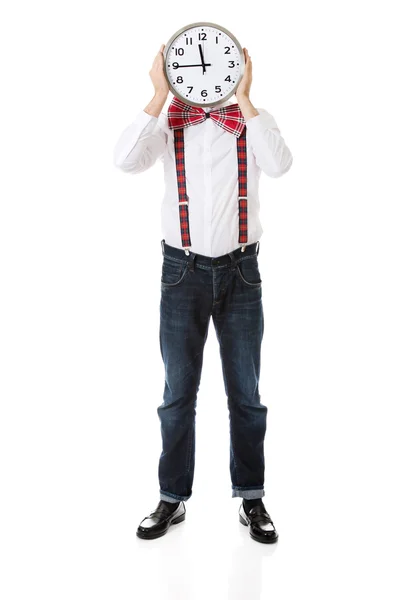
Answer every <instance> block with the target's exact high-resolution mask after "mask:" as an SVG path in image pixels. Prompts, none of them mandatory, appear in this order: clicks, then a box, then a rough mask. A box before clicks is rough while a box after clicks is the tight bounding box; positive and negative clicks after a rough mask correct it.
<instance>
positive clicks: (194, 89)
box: [165, 23, 244, 106]
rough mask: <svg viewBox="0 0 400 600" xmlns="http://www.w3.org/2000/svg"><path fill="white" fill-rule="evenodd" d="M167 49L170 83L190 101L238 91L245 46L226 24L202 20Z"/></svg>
mask: <svg viewBox="0 0 400 600" xmlns="http://www.w3.org/2000/svg"><path fill="white" fill-rule="evenodd" d="M165 50H166V52H165V73H166V75H167V78H168V80H169V83H170V86H171V88H172V90H173V93H174V94H175V95H176V96H177V97H178V98H181V99H182V100H183V101H184V102H187V103H188V104H194V105H197V106H201V105H206V106H207V105H213V104H217V103H219V102H222V101H224V100H225V99H227V98H228V97H230V96H231V95H232V94H233V93H234V91H235V90H236V88H237V86H238V83H239V81H240V79H241V77H242V73H243V69H244V56H243V52H242V49H241V47H240V45H239V43H238V42H237V40H236V39H235V38H233V36H232V34H229V33H228V32H226V30H224V29H222V28H219V27H213V26H211V25H206V24H202V23H200V24H198V25H197V26H194V27H189V28H185V29H184V30H183V31H181V32H180V33H179V35H177V37H175V38H174V39H173V41H171V42H170V43H169V44H168V45H167V46H166V49H165Z"/></svg>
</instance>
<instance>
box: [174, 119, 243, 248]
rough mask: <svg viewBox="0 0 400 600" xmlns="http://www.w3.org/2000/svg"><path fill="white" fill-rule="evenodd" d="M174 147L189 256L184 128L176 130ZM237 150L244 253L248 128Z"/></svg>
mask: <svg viewBox="0 0 400 600" xmlns="http://www.w3.org/2000/svg"><path fill="white" fill-rule="evenodd" d="M173 131H174V147H175V163H176V177H177V182H178V197H179V221H180V226H181V240H182V247H183V248H184V249H185V253H186V254H189V248H190V247H191V241H190V232H189V197H188V195H187V193H186V172H185V138H184V133H183V128H180V129H174V130H173ZM236 150H237V161H238V192H239V197H238V212H239V239H238V243H239V244H240V245H241V246H242V252H244V250H245V249H246V244H247V148H246V127H245V128H244V129H243V132H242V134H241V136H240V137H238V138H236Z"/></svg>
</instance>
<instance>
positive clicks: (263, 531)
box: [239, 502, 278, 544]
mask: <svg viewBox="0 0 400 600" xmlns="http://www.w3.org/2000/svg"><path fill="white" fill-rule="evenodd" d="M239 521H240V522H241V523H242V524H243V525H246V526H247V525H249V526H250V530H249V533H250V537H252V538H253V540H257V542H262V543H264V544H271V543H273V542H276V540H277V539H278V533H277V531H276V529H275V526H274V524H273V522H272V519H271V517H270V516H269V514H268V513H267V511H266V509H265V507H264V506H261V505H257V506H253V508H251V509H250V510H249V512H248V514H247V513H246V511H245V509H244V506H243V502H242V503H241V505H240V507H239Z"/></svg>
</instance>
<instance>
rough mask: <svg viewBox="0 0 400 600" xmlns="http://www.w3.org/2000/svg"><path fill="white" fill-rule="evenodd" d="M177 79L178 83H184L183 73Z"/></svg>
mask: <svg viewBox="0 0 400 600" xmlns="http://www.w3.org/2000/svg"><path fill="white" fill-rule="evenodd" d="M176 81H177V82H178V83H183V77H182V75H179V76H178V77H177V78H176Z"/></svg>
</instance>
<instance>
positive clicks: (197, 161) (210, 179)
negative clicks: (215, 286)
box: [114, 100, 292, 257]
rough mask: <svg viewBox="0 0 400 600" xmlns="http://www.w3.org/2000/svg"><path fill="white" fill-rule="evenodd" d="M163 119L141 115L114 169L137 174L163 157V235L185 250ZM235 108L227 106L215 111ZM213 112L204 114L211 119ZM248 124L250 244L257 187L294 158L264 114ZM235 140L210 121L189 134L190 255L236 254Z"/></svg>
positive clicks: (257, 234) (257, 233)
mask: <svg viewBox="0 0 400 600" xmlns="http://www.w3.org/2000/svg"><path fill="white" fill-rule="evenodd" d="M169 104H170V101H167V103H166V108H165V109H164V110H165V112H161V113H160V116H159V117H153V116H151V115H149V114H148V113H146V112H145V111H144V110H141V111H140V112H139V113H138V114H137V116H136V118H135V120H134V121H133V123H131V125H129V126H128V127H127V128H126V129H125V130H124V131H123V132H122V134H121V136H120V138H119V140H118V142H117V144H116V146H115V150H114V165H115V166H116V167H118V168H120V169H122V170H123V171H126V172H127V173H132V174H138V173H142V172H143V171H145V170H147V169H148V168H149V167H151V166H152V165H153V164H154V163H155V162H156V160H157V159H158V158H159V159H160V160H161V161H162V162H163V164H164V181H165V193H164V197H163V199H162V203H161V230H162V236H163V238H164V239H165V241H166V243H167V244H169V245H170V246H175V247H176V248H180V249H182V241H181V229H180V221H179V205H178V201H179V197H178V184H177V177H176V166H175V151H174V133H173V130H172V129H170V128H169V127H168V116H167V110H168V105H169ZM229 104H235V102H232V101H231V100H227V101H225V102H222V103H220V104H218V108H219V107H220V106H227V105H229ZM213 108H214V107H206V106H205V107H204V110H205V111H206V112H208V111H210V110H212V109H213ZM257 110H258V112H259V113H260V114H259V115H256V116H255V117H251V118H250V119H248V120H247V121H246V127H247V231H248V236H247V237H248V241H247V243H248V244H251V243H253V242H256V241H258V240H260V238H261V236H262V233H263V229H262V226H261V222H260V219H259V209H260V206H259V196H258V181H259V177H260V174H261V171H263V172H264V173H266V174H267V175H269V176H270V177H279V176H281V175H283V174H284V173H286V171H288V170H289V168H290V166H291V164H292V154H291V152H290V150H289V148H288V147H287V146H286V144H285V140H284V139H283V137H282V136H281V134H280V131H279V129H278V126H277V124H276V122H275V119H274V118H273V117H272V115H270V114H269V113H268V112H267V111H266V110H265V109H263V108H258V109H257ZM236 140H237V138H236V136H234V135H233V134H232V133H229V132H228V131H225V130H224V129H222V127H220V126H218V125H217V124H216V123H214V122H213V120H212V119H206V120H205V121H203V122H202V123H199V124H197V125H190V126H189V127H185V128H184V141H185V168H186V191H187V195H188V196H189V205H188V207H189V232H190V239H191V248H190V249H191V251H192V252H195V253H197V254H203V255H205V256H210V257H217V256H221V255H222V254H227V253H228V252H231V251H232V250H235V249H236V248H239V247H240V246H241V244H239V242H238V240H239V208H238V162H237V151H236Z"/></svg>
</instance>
